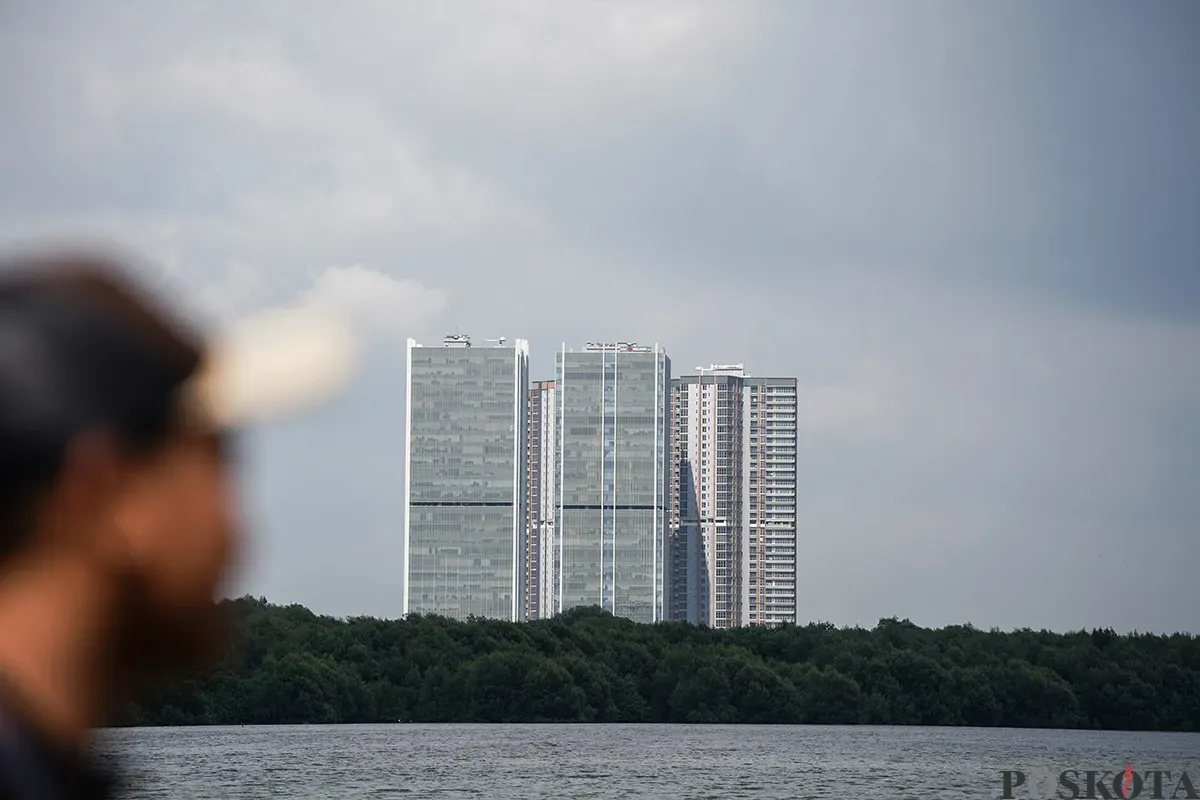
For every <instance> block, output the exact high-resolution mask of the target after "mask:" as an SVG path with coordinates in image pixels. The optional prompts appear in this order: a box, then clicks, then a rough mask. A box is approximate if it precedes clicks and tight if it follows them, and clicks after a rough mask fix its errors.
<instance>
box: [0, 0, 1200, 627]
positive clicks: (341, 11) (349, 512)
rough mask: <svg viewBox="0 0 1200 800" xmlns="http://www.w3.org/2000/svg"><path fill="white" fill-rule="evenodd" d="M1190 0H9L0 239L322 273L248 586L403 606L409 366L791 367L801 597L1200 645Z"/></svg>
mask: <svg viewBox="0 0 1200 800" xmlns="http://www.w3.org/2000/svg"><path fill="white" fill-rule="evenodd" d="M1198 97H1200V4H1197V3H1195V2H1189V1H1188V0H1183V1H1182V2H1160V3H1136V4H1131V3H1121V2H1103V3H1102V2H1060V3H1034V2H1025V3H1020V2H1001V1H998V2H992V3H988V4H983V3H971V4H966V3H959V2H946V3H932V2H907V3H901V4H890V3H869V4H868V3H857V2H827V3H820V4H818V3H801V2H791V0H782V1H781V2H778V3H755V2H748V0H738V2H717V1H716V0H708V1H706V2H696V3H673V2H666V1H665V0H664V1H663V2H653V3H646V2H630V3H621V2H614V1H612V0H607V1H606V2H599V1H598V0H571V1H570V2H562V0H546V2H516V0H511V1H509V2H496V3H484V2H457V1H455V2H438V3H433V2H407V3H405V2H392V1H391V0H379V1H378V2H344V3H336V4H335V3H325V2H310V3H302V2H297V3H283V2H254V1H243V2H238V3H210V2H183V0H179V1H178V2H171V3H161V2H156V1H155V0H134V1H127V2H122V3H89V2H84V1H83V0H78V2H56V1H55V0H39V2H17V0H0V240H2V241H3V242H5V243H12V242H15V241H21V240H24V239H27V238H28V237H31V236H33V237H37V236H43V235H54V236H60V237H61V236H71V237H91V236H94V237H103V238H105V239H108V240H113V241H117V242H119V243H121V244H124V245H127V246H129V247H132V248H135V249H136V250H137V251H138V252H140V253H141V254H143V255H144V256H146V257H147V258H149V259H150V260H152V261H153V263H154V264H155V265H157V266H156V267H154V268H152V269H151V271H152V272H153V273H154V274H155V276H156V277H160V278H162V279H164V280H165V281H166V283H167V285H170V286H173V287H175V289H176V290H177V291H179V292H180V293H182V294H185V295H186V300H187V301H188V303H190V304H191V306H192V307H193V308H196V309H198V310H200V311H201V312H202V313H204V314H206V315H208V317H209V318H211V319H214V320H215V319H217V318H220V317H227V316H233V315H237V314H241V313H245V312H249V311H253V310H255V309H258V308H262V307H267V306H279V305H290V304H295V303H302V302H332V303H336V304H340V305H342V306H343V307H346V308H349V309H352V310H353V311H354V312H355V314H356V315H358V317H359V318H360V319H362V320H363V322H364V324H365V325H366V327H367V329H368V330H369V331H370V341H371V351H370V355H369V359H368V362H367V369H366V372H365V374H364V375H363V378H362V380H361V381H360V383H359V384H358V385H357V386H356V387H355V389H354V391H353V392H352V393H350V394H349V395H347V396H346V397H345V398H344V399H342V400H341V401H339V402H338V403H337V404H335V405H333V406H331V407H329V408H327V409H325V410H323V411H321V412H320V413H318V414H316V415H313V416H310V417H307V418H305V419H303V420H298V421H294V422H291V423H288V424H287V425H280V426H276V427H273V428H270V429H268V430H265V431H263V432H261V433H258V434H256V435H254V436H252V437H251V438H250V440H249V441H248V442H247V453H248V461H247V463H246V464H245V467H244V472H245V481H246V489H245V495H246V505H247V514H248V516H249V518H250V522H251V528H252V533H253V542H252V545H251V547H250V550H249V552H248V553H247V556H248V560H247V563H246V565H245V568H244V570H243V571H242V574H241V577H240V579H239V586H238V589H239V591H250V592H252V593H254V594H262V595H266V596H267V597H268V598H269V599H271V600H274V601H279V602H300V603H304V604H306V605H308V606H310V607H312V608H313V609H315V610H317V611H320V612H324V613H330V614H336V615H346V614H372V615H381V616H389V617H394V616H397V615H399V613H400V609H401V580H402V565H401V530H402V519H403V497H402V486H403V482H402V480H403V479H402V474H401V469H402V462H403V458H402V446H403V428H402V426H403V419H402V416H403V408H404V374H403V373H404V352H403V344H404V339H405V337H407V336H410V335H411V336H415V337H417V338H418V339H423V340H426V341H435V340H436V339H438V338H439V337H440V336H441V335H442V333H444V332H445V331H447V330H449V329H457V330H461V331H463V332H468V333H471V334H473V335H475V336H479V337H485V336H500V335H503V336H507V337H509V338H510V339H512V338H517V337H523V338H527V339H529V340H530V341H531V348H532V361H533V367H534V369H533V373H534V377H535V378H541V377H550V376H551V375H550V373H551V371H552V365H553V353H554V351H555V349H556V348H557V347H558V346H559V345H560V344H561V343H562V342H564V341H565V342H567V343H568V346H572V345H574V346H578V345H580V344H581V343H582V342H583V341H584V340H586V339H632V340H636V341H639V342H644V343H651V342H654V341H657V342H659V343H660V344H662V345H663V346H664V347H665V348H666V350H667V352H668V354H669V355H670V356H671V357H672V360H673V364H674V371H675V372H676V373H677V374H679V373H687V372H690V371H691V370H692V368H693V367H695V366H697V365H699V364H708V363H712V362H744V363H745V364H746V365H747V367H748V368H749V369H750V370H751V371H752V372H753V373H755V374H759V375H767V374H779V375H794V376H796V377H797V378H798V379H799V384H800V450H799V476H800V482H799V544H800V562H801V563H800V592H799V594H800V597H799V601H800V604H799V607H800V617H801V620H802V621H804V620H810V619H811V620H828V621H832V622H835V623H838V624H863V625H873V624H874V623H875V622H876V621H877V620H878V619H879V618H880V617H886V616H892V615H897V616H900V617H909V618H911V619H912V620H914V621H915V622H918V623H920V624H924V625H943V624H949V623H955V622H964V621H970V622H973V623H975V624H976V625H979V626H984V627H990V626H993V625H996V626H1001V627H1004V628H1010V627H1021V626H1030V627H1034V628H1039V627H1050V628H1054V629H1060V630H1061V629H1076V628H1079V627H1092V626H1112V627H1114V628H1118V629H1133V628H1137V629H1141V630H1156V631H1173V630H1178V629H1184V630H1191V631H1200V593H1198V591H1197V584H1198V582H1200V581H1198V576H1200V492H1198V491H1197V483H1198V480H1200V157H1198V153H1200V102H1198V100H1197V98H1198Z"/></svg>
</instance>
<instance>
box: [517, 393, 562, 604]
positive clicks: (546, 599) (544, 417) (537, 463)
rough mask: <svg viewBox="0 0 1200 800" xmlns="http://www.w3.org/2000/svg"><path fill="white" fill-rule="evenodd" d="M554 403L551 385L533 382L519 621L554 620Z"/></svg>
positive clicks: (555, 464) (556, 493)
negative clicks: (523, 587)
mask: <svg viewBox="0 0 1200 800" xmlns="http://www.w3.org/2000/svg"><path fill="white" fill-rule="evenodd" d="M557 421H558V398H557V393H556V392H555V389H554V381H535V382H534V384H533V386H532V387H531V388H530V389H529V435H528V448H527V453H528V454H529V462H528V464H527V466H526V472H527V474H528V479H527V481H526V485H527V487H528V496H527V497H526V499H525V502H526V508H527V512H526V515H527V516H526V519H527V522H526V525H525V552H526V556H525V564H524V570H525V585H526V587H527V588H526V591H525V595H526V597H527V598H528V602H527V603H526V607H525V613H524V615H523V619H527V620H532V619H542V618H545V617H550V616H553V615H554V613H555V611H557V606H556V604H555V601H556V598H557V592H556V589H557V588H558V579H557V577H556V576H557V575H558V539H557V537H556V536H555V527H554V516H555V512H556V511H557V506H558V492H557V491H556V488H555V487H556V486H557V485H558V438H557V435H556V432H557V429H558V426H557Z"/></svg>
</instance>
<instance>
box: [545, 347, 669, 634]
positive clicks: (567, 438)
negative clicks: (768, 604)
mask: <svg viewBox="0 0 1200 800" xmlns="http://www.w3.org/2000/svg"><path fill="white" fill-rule="evenodd" d="M556 362H557V364H556V367H557V373H558V375H557V380H556V382H555V386H556V390H557V394H558V402H559V411H558V434H559V441H558V464H557V466H558V469H559V479H558V491H559V499H558V513H557V519H556V520H555V523H556V525H557V534H558V537H557V538H558V546H559V550H560V553H559V571H558V575H557V578H558V592H557V597H556V605H557V610H560V611H562V610H567V609H569V608H573V607H577V606H597V605H598V606H601V607H603V608H605V609H607V610H608V611H610V612H612V613H613V614H614V615H616V616H620V617H626V618H629V619H632V620H634V621H637V622H656V621H658V620H661V619H663V607H664V606H663V603H664V589H663V573H664V554H665V551H664V536H665V531H666V527H667V512H668V509H669V507H670V503H669V502H668V498H667V493H668V491H669V487H670V485H671V481H670V450H669V441H670V426H671V415H670V385H671V361H670V359H669V358H667V356H666V353H664V352H663V351H662V350H661V349H660V348H659V347H658V345H655V346H654V347H652V348H651V347H640V346H638V345H637V344H634V343H627V342H618V343H588V345H587V347H586V348H585V349H584V350H583V351H581V352H575V351H568V350H567V349H566V347H565V346H564V347H563V349H562V351H561V352H560V353H559V354H558V355H557V357H556Z"/></svg>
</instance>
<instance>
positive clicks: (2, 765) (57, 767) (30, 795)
mask: <svg viewBox="0 0 1200 800" xmlns="http://www.w3.org/2000/svg"><path fill="white" fill-rule="evenodd" d="M115 786H116V782H115V780H114V777H113V775H111V774H109V773H107V772H105V771H103V770H101V769H99V768H98V767H97V766H95V765H94V764H92V763H90V762H89V761H88V760H87V759H86V758H85V757H84V756H83V755H82V754H78V753H75V752H73V751H71V750H68V749H67V748H64V747H59V746H57V745H56V744H54V743H53V742H51V741H50V740H49V739H46V738H44V737H42V736H40V735H39V734H38V733H36V732H35V731H34V730H33V729H32V728H31V727H30V726H29V725H27V724H26V723H24V722H23V721H22V720H21V719H20V718H19V717H17V716H16V715H15V714H13V713H11V712H10V711H7V710H5V709H4V708H3V707H0V800H35V799H36V800H107V798H109V797H111V796H112V794H113V790H114V788H115Z"/></svg>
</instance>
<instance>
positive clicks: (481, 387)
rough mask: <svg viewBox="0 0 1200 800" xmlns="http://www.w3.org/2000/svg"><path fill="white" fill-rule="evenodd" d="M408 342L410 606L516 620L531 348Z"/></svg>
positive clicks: (461, 340) (457, 340)
mask: <svg viewBox="0 0 1200 800" xmlns="http://www.w3.org/2000/svg"><path fill="white" fill-rule="evenodd" d="M499 341H500V342H501V344H499V345H497V346H492V345H489V346H485V347H472V346H471V343H470V340H469V339H468V338H467V337H464V336H448V337H446V339H445V340H444V342H443V344H442V346H440V347H439V346H432V347H431V346H422V345H419V344H417V343H416V342H415V341H414V340H412V339H409V340H408V397H407V415H406V416H407V426H406V429H405V439H406V447H405V470H404V472H405V516H404V560H405V568H406V572H407V578H406V580H405V583H404V613H405V614H408V613H421V614H440V615H443V616H447V617H452V618H455V619H466V618H467V617H469V616H477V617H488V618H493V619H505V620H516V619H518V618H519V617H520V614H521V609H522V608H523V607H524V606H525V603H526V599H525V598H524V597H523V596H522V595H523V588H524V586H525V581H523V580H522V579H521V578H522V573H523V561H524V558H525V547H524V544H525V542H524V538H525V536H524V531H525V522H526V517H525V497H526V490H525V477H526V476H525V470H526V452H525V440H526V424H527V423H526V415H527V413H528V400H527V397H528V395H527V392H528V387H529V346H528V344H527V343H526V342H525V341H524V340H521V339H518V340H516V344H515V346H504V345H503V340H499Z"/></svg>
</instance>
